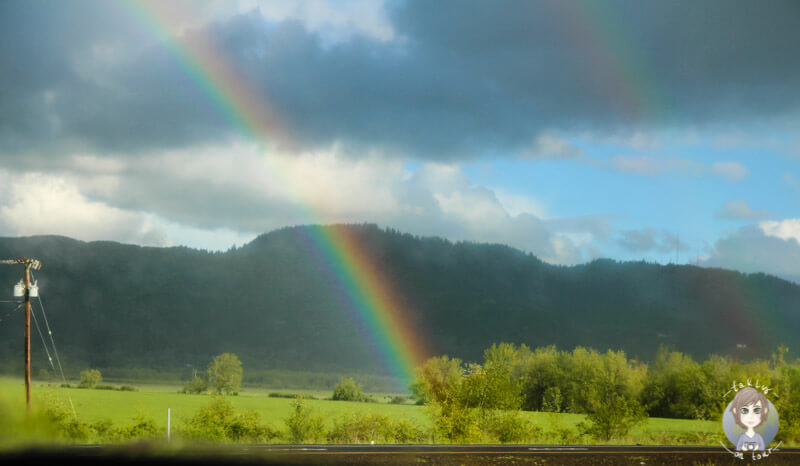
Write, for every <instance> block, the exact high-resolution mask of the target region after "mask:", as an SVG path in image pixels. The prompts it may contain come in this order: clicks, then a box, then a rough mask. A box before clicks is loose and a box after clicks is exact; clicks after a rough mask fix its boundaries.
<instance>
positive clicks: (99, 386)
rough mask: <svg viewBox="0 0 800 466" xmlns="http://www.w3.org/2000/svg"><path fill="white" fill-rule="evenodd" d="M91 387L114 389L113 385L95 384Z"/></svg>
mask: <svg viewBox="0 0 800 466" xmlns="http://www.w3.org/2000/svg"><path fill="white" fill-rule="evenodd" d="M93 388H94V389H95V390H116V387H114V386H113V385H95V386H94V387H93Z"/></svg>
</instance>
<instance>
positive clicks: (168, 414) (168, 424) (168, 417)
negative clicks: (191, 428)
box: [167, 408, 171, 442]
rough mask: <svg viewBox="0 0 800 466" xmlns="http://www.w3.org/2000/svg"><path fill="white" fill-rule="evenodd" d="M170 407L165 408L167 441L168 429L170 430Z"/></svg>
mask: <svg viewBox="0 0 800 466" xmlns="http://www.w3.org/2000/svg"><path fill="white" fill-rule="evenodd" d="M170 411H171V408H167V442H169V431H170V418H171V416H170V414H171V412H170Z"/></svg>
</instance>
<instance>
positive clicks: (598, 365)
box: [411, 343, 800, 441]
mask: <svg viewBox="0 0 800 466" xmlns="http://www.w3.org/2000/svg"><path fill="white" fill-rule="evenodd" d="M787 353H788V349H787V348H786V347H784V346H779V347H778V348H777V349H776V350H775V352H774V353H773V354H772V355H771V357H770V358H769V359H755V360H752V361H749V362H741V361H737V360H735V359H733V358H731V357H723V356H716V355H714V356H710V357H708V358H707V359H706V360H705V361H703V362H699V361H695V360H694V359H693V358H692V357H691V356H689V355H687V354H684V353H681V352H679V351H675V350H673V349H670V348H668V347H665V346H662V347H661V348H660V349H659V351H658V352H657V354H656V356H655V357H654V358H653V360H652V361H651V362H650V363H649V364H648V363H645V362H643V361H640V360H637V359H631V358H628V357H627V356H626V355H625V353H624V352H623V351H612V350H608V351H606V352H604V353H601V352H598V351H596V350H594V349H590V348H584V347H576V348H575V349H573V350H572V351H565V350H558V349H557V348H556V347H555V346H547V347H540V348H536V349H530V348H528V347H527V346H525V345H521V346H516V345H514V344H509V343H501V344H494V345H492V346H491V347H490V348H488V349H487V350H486V351H485V352H484V358H483V363H482V364H478V363H464V362H463V361H461V360H460V359H458V358H449V357H448V356H439V357H435V358H431V359H429V360H428V361H426V362H425V364H424V365H423V366H422V367H420V368H419V369H418V371H417V380H416V382H415V383H414V385H412V387H411V389H412V392H413V393H414V394H415V396H416V397H418V398H419V399H420V400H422V401H423V402H424V403H425V404H426V406H427V407H428V410H429V413H430V414H431V416H432V419H433V421H434V426H435V429H436V431H437V433H438V434H439V435H440V436H443V437H445V438H448V439H451V440H454V441H470V440H471V439H474V438H476V437H477V436H479V433H480V432H482V431H496V432H501V431H502V432H505V433H506V435H511V436H512V437H513V436H514V435H518V436H522V435H526V429H527V427H526V426H525V425H524V421H522V418H520V417H519V416H518V415H517V413H518V412H519V411H520V410H529V411H549V412H556V413H558V412H562V413H581V414H586V416H587V422H585V423H583V424H581V426H580V432H579V434H581V435H590V436H592V437H594V438H597V439H601V440H610V439H612V438H619V437H623V436H625V435H626V434H628V432H629V431H630V429H631V428H632V427H634V426H636V425H638V424H640V423H642V422H644V421H645V420H646V419H647V417H666V418H678V419H703V420H717V421H720V422H721V420H722V415H723V410H724V409H725V407H726V406H727V404H728V403H729V402H730V401H731V400H732V397H733V394H735V387H733V384H739V383H741V384H745V385H746V384H751V385H755V384H758V385H759V386H761V387H768V388H769V393H768V395H767V396H768V398H769V399H770V400H771V401H772V402H773V404H774V405H775V407H776V409H777V410H778V413H779V414H780V423H781V424H780V430H779V433H778V440H793V441H796V440H798V439H800V359H797V360H795V361H793V362H790V361H787V360H786V355H787ZM732 387H733V388H732ZM514 432H517V433H516V434H514Z"/></svg>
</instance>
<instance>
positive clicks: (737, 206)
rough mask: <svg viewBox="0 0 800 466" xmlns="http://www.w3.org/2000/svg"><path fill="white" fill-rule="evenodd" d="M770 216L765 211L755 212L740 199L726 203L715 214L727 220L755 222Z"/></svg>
mask: <svg viewBox="0 0 800 466" xmlns="http://www.w3.org/2000/svg"><path fill="white" fill-rule="evenodd" d="M771 216H772V214H771V213H769V212H767V211H766V210H758V211H755V210H753V209H751V208H750V206H749V205H748V204H747V202H745V201H744V200H742V199H736V200H733V201H728V202H726V203H725V204H724V205H723V206H722V209H720V211H719V212H717V217H718V218H727V219H731V220H757V219H763V218H768V217H771Z"/></svg>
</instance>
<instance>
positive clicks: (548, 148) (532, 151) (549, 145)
mask: <svg viewBox="0 0 800 466" xmlns="http://www.w3.org/2000/svg"><path fill="white" fill-rule="evenodd" d="M581 154H582V151H581V148H580V147H578V146H576V145H574V144H573V143H572V142H571V141H569V139H566V138H564V137H562V136H559V135H557V134H555V133H552V132H544V133H542V134H540V135H538V136H537V137H536V139H534V140H533V142H531V143H530V144H529V145H528V146H527V147H525V148H523V149H522V150H521V151H520V152H519V154H518V156H519V157H522V158H531V159H537V158H549V159H566V158H573V157H578V156H580V155H581Z"/></svg>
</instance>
